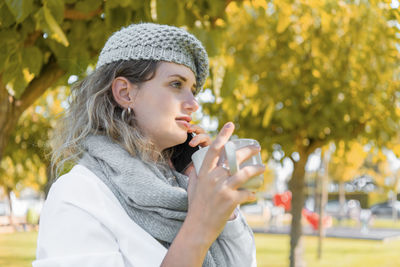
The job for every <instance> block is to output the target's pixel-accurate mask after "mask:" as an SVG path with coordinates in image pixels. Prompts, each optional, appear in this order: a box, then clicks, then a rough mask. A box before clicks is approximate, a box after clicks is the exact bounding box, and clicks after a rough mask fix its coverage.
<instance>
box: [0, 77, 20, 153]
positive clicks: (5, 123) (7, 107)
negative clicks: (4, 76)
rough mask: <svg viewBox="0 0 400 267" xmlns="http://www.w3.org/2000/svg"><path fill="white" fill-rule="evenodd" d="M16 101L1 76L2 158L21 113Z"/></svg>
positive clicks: (0, 138)
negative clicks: (17, 111) (17, 108)
mask: <svg viewBox="0 0 400 267" xmlns="http://www.w3.org/2000/svg"><path fill="white" fill-rule="evenodd" d="M14 102H15V99H14V97H12V96H10V95H9V94H8V91H7V89H6V88H5V86H4V85H3V84H2V80H1V76H0V125H1V126H0V160H1V158H2V156H3V155H4V151H5V148H6V145H7V143H8V140H9V138H10V135H11V133H12V131H13V130H14V128H15V126H16V124H17V121H18V118H19V116H20V115H21V114H18V113H16V108H15V107H16V105H15V103H14Z"/></svg>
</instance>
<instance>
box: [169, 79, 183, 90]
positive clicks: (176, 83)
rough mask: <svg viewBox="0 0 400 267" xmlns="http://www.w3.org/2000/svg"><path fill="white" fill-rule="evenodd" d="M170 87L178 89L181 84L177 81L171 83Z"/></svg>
mask: <svg viewBox="0 0 400 267" xmlns="http://www.w3.org/2000/svg"><path fill="white" fill-rule="evenodd" d="M171 86H172V87H175V88H178V89H180V88H181V87H182V83H181V82H179V81H176V82H172V83H171Z"/></svg>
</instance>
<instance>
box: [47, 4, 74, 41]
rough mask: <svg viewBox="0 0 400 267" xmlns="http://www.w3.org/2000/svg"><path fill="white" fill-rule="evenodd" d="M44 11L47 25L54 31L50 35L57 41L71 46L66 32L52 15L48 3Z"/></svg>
mask: <svg viewBox="0 0 400 267" xmlns="http://www.w3.org/2000/svg"><path fill="white" fill-rule="evenodd" d="M43 13H44V18H45V20H46V22H47V25H48V26H49V27H50V30H51V31H52V34H51V35H50V37H51V38H53V39H54V40H56V41H57V42H59V43H61V44H63V45H64V46H69V42H68V39H67V37H66V36H65V34H64V32H63V31H62V29H61V28H60V26H59V25H58V23H57V22H56V20H55V19H54V17H53V15H51V13H50V10H49V9H48V8H47V6H46V5H44V6H43Z"/></svg>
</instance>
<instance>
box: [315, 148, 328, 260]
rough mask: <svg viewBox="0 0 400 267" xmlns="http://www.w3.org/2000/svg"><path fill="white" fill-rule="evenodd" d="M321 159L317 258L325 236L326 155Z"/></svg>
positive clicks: (319, 255) (326, 196)
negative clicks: (322, 171) (322, 169)
mask: <svg viewBox="0 0 400 267" xmlns="http://www.w3.org/2000/svg"><path fill="white" fill-rule="evenodd" d="M321 160H322V164H321V165H322V166H323V168H324V174H323V175H322V177H321V180H320V182H319V185H320V186H319V187H320V188H319V189H320V192H321V199H320V208H319V220H318V231H319V234H318V251H317V258H318V259H321V258H322V240H323V238H324V237H325V228H324V223H323V219H324V217H325V205H326V202H327V201H328V190H327V186H328V160H327V158H326V155H325V156H324V155H321Z"/></svg>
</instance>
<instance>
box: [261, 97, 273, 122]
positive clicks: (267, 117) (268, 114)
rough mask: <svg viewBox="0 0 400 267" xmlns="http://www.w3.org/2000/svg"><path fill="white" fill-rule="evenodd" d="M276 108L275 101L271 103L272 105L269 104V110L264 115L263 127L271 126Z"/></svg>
mask: <svg viewBox="0 0 400 267" xmlns="http://www.w3.org/2000/svg"><path fill="white" fill-rule="evenodd" d="M274 108H275V103H274V101H271V103H269V105H268V108H267V110H266V111H265V113H264V118H263V120H262V126H263V127H267V126H268V125H269V122H270V121H271V118H272V114H273V112H274Z"/></svg>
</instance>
